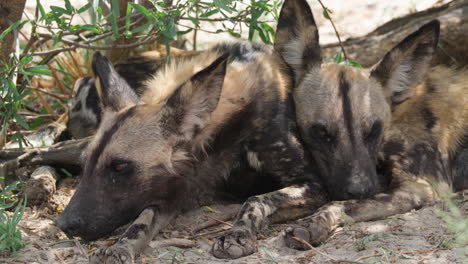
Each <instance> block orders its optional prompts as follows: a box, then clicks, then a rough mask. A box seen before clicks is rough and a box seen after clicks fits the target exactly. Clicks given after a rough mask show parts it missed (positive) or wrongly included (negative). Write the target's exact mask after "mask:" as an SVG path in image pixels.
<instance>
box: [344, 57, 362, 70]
mask: <svg viewBox="0 0 468 264" xmlns="http://www.w3.org/2000/svg"><path fill="white" fill-rule="evenodd" d="M345 65H348V66H353V67H356V68H359V69H362V68H363V67H362V66H361V64H359V63H357V62H356V61H353V60H350V59H347V60H345Z"/></svg>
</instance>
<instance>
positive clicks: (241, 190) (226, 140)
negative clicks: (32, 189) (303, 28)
mask: <svg viewBox="0 0 468 264" xmlns="http://www.w3.org/2000/svg"><path fill="white" fill-rule="evenodd" d="M271 50H272V49H271V48H269V47H266V46H262V45H256V44H251V43H248V42H245V43H243V42H242V43H231V44H221V45H218V46H216V47H214V48H213V49H211V50H209V51H206V52H203V53H201V54H199V55H197V56H194V57H193V58H191V59H190V60H184V61H181V62H179V63H173V64H171V65H169V66H165V68H164V69H162V70H160V71H158V72H157V73H156V74H155V75H154V77H153V78H151V79H150V80H148V81H147V82H146V83H145V85H146V86H147V87H146V92H144V93H143V95H142V96H141V97H139V96H137V94H136V93H135V92H134V90H133V89H132V88H130V86H129V85H128V84H127V82H125V80H124V79H123V78H122V77H120V76H119V75H118V74H117V72H116V71H115V69H114V68H113V67H112V65H111V64H110V63H109V62H108V61H107V59H106V58H105V57H103V56H101V55H100V54H98V53H97V54H95V56H94V58H93V71H94V73H95V85H96V88H97V93H98V95H99V98H100V101H101V104H102V107H103V112H104V114H103V118H102V121H101V125H100V126H99V129H98V132H97V134H96V136H95V137H94V139H93V142H92V143H90V145H89V147H88V149H87V151H86V153H84V156H83V162H84V168H83V176H82V178H81V181H80V184H79V186H78V188H77V190H76V193H75V194H74V196H73V197H72V199H71V201H70V203H69V204H68V206H67V207H66V209H65V210H64V211H63V213H62V214H61V215H60V217H59V218H58V220H57V222H58V225H59V227H60V228H61V229H62V230H64V231H65V232H66V233H68V234H70V235H76V236H81V237H82V238H84V239H86V240H94V239H97V238H99V237H102V236H105V235H107V234H109V233H110V232H112V231H113V230H114V229H116V228H117V227H119V226H121V225H124V224H127V223H130V222H131V221H133V222H132V224H131V225H130V226H129V227H128V229H127V230H126V232H125V233H124V234H123V235H122V237H121V239H120V240H119V241H118V242H117V243H116V244H115V245H113V246H111V247H109V248H107V249H105V248H104V249H99V250H97V251H96V252H95V253H93V255H92V256H91V262H92V263H104V262H106V261H107V262H112V263H114V262H113V261H115V262H118V263H120V262H124V263H127V262H131V261H132V259H133V258H134V257H135V256H136V255H138V254H139V252H140V251H141V250H142V249H143V248H144V247H145V246H146V245H147V244H148V242H149V241H150V240H151V239H152V237H153V236H154V234H155V233H157V232H158V231H159V230H160V229H161V228H162V227H164V226H165V225H166V224H167V222H168V221H170V220H171V219H172V218H173V217H174V216H175V215H177V214H178V213H180V212H182V211H184V210H187V209H191V208H195V207H199V206H201V205H205V204H209V203H210V202H212V201H213V200H214V199H217V198H219V197H220V196H224V195H225V194H226V193H228V192H230V193H232V194H234V195H238V196H244V197H248V196H250V195H252V193H254V194H255V193H258V192H259V190H263V192H267V191H272V192H270V193H265V194H261V195H257V196H251V197H250V198H249V199H247V201H246V202H245V204H244V206H243V207H242V209H241V211H240V212H239V214H238V217H237V219H236V220H235V222H234V226H233V227H232V229H231V230H230V231H228V232H227V233H226V234H224V235H223V236H222V237H220V238H219V239H218V240H217V241H216V242H215V243H214V246H213V254H214V255H215V256H217V257H220V258H238V257H241V256H245V255H247V254H251V253H252V252H254V251H255V250H256V246H255V244H256V233H257V231H258V230H259V229H260V228H261V227H262V226H263V225H264V224H265V220H267V218H268V217H269V216H270V215H272V214H274V213H276V214H281V212H282V211H283V210H294V209H296V210H297V209H299V211H300V212H302V213H304V214H307V212H309V213H310V212H311V211H312V210H313V209H316V208H318V207H319V206H321V205H323V204H324V203H325V202H326V200H327V198H326V195H325V193H324V191H323V190H322V185H321V184H320V182H319V179H318V178H317V177H316V174H315V172H314V171H313V168H312V167H311V166H310V164H309V163H308V160H310V159H309V158H308V157H306V156H305V153H304V151H303V149H302V145H301V144H300V142H299V140H298V137H297V132H296V127H295V122H294V110H293V101H292V98H291V96H290V89H289V88H290V86H291V82H290V78H289V75H288V73H287V71H286V70H285V69H286V67H282V66H285V65H283V64H282V61H281V59H280V58H279V57H277V56H274V55H273V54H272V51H271ZM228 55H229V56H228ZM252 170H253V171H256V172H259V173H251V171H252ZM259 187H261V188H259ZM283 212H284V211H283ZM287 217H293V215H292V214H291V213H287V214H286V218H287ZM296 217H297V215H296Z"/></svg>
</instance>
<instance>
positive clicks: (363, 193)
mask: <svg viewBox="0 0 468 264" xmlns="http://www.w3.org/2000/svg"><path fill="white" fill-rule="evenodd" d="M276 34H277V35H276V42H275V50H276V51H277V52H278V53H279V55H280V56H282V58H283V59H284V61H285V62H286V64H288V65H289V66H290V68H291V71H292V74H293V76H294V80H295V88H294V91H293V97H294V101H295V106H296V115H297V122H298V126H299V127H300V131H301V135H302V138H303V140H304V142H305V144H306V146H307V148H308V150H309V152H310V153H311V154H312V156H313V159H314V160H315V162H316V164H317V166H318V168H319V170H320V172H321V177H322V178H323V180H324V182H325V183H326V185H327V188H328V191H329V193H330V196H331V198H332V199H349V198H364V197H367V196H370V195H372V194H374V193H375V192H378V191H380V190H381V188H382V187H384V186H385V184H387V182H386V179H384V177H382V176H381V175H379V174H378V173H377V171H376V166H377V160H378V152H379V145H380V142H381V140H382V135H383V133H384V131H385V130H386V128H387V127H388V126H389V124H390V122H391V111H392V108H393V107H394V106H396V105H398V104H400V103H402V102H404V101H405V100H407V99H408V98H410V97H411V95H412V93H413V91H414V87H415V86H417V84H419V83H420V82H421V81H422V79H423V77H424V75H425V73H426V71H427V69H428V66H429V63H430V60H431V58H432V55H433V53H434V51H435V48H436V45H437V41H438V36H439V22H438V21H432V22H430V23H428V24H426V25H424V26H423V27H421V28H420V29H419V30H417V31H416V32H414V33H413V34H411V35H409V36H408V37H406V38H405V39H404V40H403V41H401V42H400V43H399V44H398V45H397V46H395V47H394V48H393V49H392V50H390V51H389V52H388V53H387V54H386V55H385V56H384V58H383V59H382V60H381V61H380V62H379V63H378V64H377V65H376V66H375V68H373V69H372V70H364V69H359V68H356V67H351V66H345V65H338V64H327V63H323V62H322V58H321V54H320V46H319V37H318V31H317V26H316V24H315V21H314V18H313V16H312V12H311V11H310V7H309V6H308V4H307V2H306V1H305V0H287V1H286V2H285V4H284V6H283V8H282V10H281V14H280V18H279V23H278V27H277V33H276Z"/></svg>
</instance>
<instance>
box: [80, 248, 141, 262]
mask: <svg viewBox="0 0 468 264" xmlns="http://www.w3.org/2000/svg"><path fill="white" fill-rule="evenodd" d="M89 263H90V264H98V263H99V264H101V263H105V264H133V254H132V252H131V251H130V250H129V249H128V248H127V247H125V246H122V245H117V244H115V245H112V246H110V247H108V248H105V247H103V248H99V249H97V250H96V251H94V252H93V253H92V254H91V256H89Z"/></svg>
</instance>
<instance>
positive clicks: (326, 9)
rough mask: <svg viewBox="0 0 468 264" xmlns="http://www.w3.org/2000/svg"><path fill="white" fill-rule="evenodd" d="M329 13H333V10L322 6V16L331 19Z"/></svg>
mask: <svg viewBox="0 0 468 264" xmlns="http://www.w3.org/2000/svg"><path fill="white" fill-rule="evenodd" d="M330 14H333V11H332V10H330V9H328V8H327V7H324V8H323V16H324V17H325V18H326V19H328V20H330V19H331V17H330Z"/></svg>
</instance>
